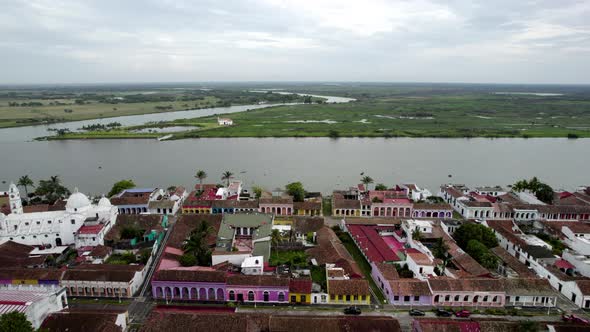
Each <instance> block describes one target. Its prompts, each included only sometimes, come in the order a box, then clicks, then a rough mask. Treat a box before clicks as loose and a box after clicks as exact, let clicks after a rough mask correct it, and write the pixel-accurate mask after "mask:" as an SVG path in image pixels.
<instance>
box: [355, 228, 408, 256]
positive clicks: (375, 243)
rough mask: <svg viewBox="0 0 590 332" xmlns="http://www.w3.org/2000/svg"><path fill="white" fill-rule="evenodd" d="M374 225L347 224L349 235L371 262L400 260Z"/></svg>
mask: <svg viewBox="0 0 590 332" xmlns="http://www.w3.org/2000/svg"><path fill="white" fill-rule="evenodd" d="M375 227H376V226H375V225H347V228H348V231H349V232H350V235H351V236H352V237H353V238H354V239H355V240H356V242H357V243H358V245H359V247H360V248H361V250H362V251H363V252H364V253H365V255H366V256H367V257H368V259H369V261H371V262H379V263H382V262H392V261H399V260H401V258H400V256H399V255H397V254H396V253H395V252H394V251H393V250H392V249H391V248H390V247H389V246H388V245H387V243H385V241H383V238H382V237H381V235H379V233H378V232H377V230H376V229H375Z"/></svg>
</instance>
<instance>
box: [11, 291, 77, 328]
mask: <svg viewBox="0 0 590 332" xmlns="http://www.w3.org/2000/svg"><path fill="white" fill-rule="evenodd" d="M67 307H68V299H67V295H66V290H65V288H35V289H31V288H27V287H23V288H19V287H15V288H6V289H0V314H4V313H9V312H12V311H16V312H20V313H23V314H25V316H26V317H27V320H28V321H29V322H31V324H32V325H33V328H34V329H35V330H36V329H38V328H39V327H41V324H42V323H43V321H44V320H45V318H46V317H47V316H49V314H51V313H54V312H58V311H61V310H62V309H65V308H67Z"/></svg>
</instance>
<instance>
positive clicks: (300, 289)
mask: <svg viewBox="0 0 590 332" xmlns="http://www.w3.org/2000/svg"><path fill="white" fill-rule="evenodd" d="M311 284H312V282H311V279H309V278H299V279H291V280H290V281H289V302H291V303H301V304H311Z"/></svg>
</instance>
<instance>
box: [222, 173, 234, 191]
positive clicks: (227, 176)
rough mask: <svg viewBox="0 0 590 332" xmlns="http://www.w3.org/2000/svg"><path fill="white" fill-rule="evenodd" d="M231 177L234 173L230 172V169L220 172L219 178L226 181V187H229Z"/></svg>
mask: <svg viewBox="0 0 590 332" xmlns="http://www.w3.org/2000/svg"><path fill="white" fill-rule="evenodd" d="M233 177H234V173H232V172H230V171H225V172H223V174H221V180H222V181H226V186H227V187H229V180H231V179H232V178H233Z"/></svg>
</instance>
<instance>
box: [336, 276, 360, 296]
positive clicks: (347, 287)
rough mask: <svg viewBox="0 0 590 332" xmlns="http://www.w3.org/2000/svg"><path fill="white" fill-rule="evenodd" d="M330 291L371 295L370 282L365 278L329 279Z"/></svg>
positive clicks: (337, 293) (341, 293)
mask: <svg viewBox="0 0 590 332" xmlns="http://www.w3.org/2000/svg"><path fill="white" fill-rule="evenodd" d="M328 293H329V294H334V295H370V292H369V282H368V281H367V280H364V279H346V280H329V281H328Z"/></svg>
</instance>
